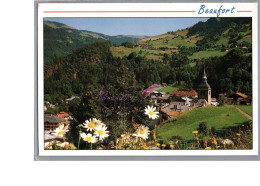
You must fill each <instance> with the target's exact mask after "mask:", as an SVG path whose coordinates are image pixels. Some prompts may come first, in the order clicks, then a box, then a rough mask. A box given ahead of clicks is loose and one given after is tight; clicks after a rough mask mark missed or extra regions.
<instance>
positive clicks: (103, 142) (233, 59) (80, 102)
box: [36, 3, 258, 157]
mask: <svg viewBox="0 0 260 186" xmlns="http://www.w3.org/2000/svg"><path fill="white" fill-rule="evenodd" d="M37 11H38V17H37V21H38V23H37V32H38V37H37V49H38V50H37V52H38V56H37V67H38V69H37V85H38V87H37V97H38V99H37V109H38V113H37V124H36V125H37V136H38V141H37V144H38V152H39V154H38V155H39V156H171V157H174V156H179V157H181V156H223V155H225V156H242V155H243V156H244V155H248V156H253V155H258V75H257V74H258V68H257V60H258V38H257V33H258V28H257V23H258V20H257V19H258V18H257V4H256V3H246V4H243V3H232V4H231V3H177V4H176V3H106V4H103V3H39V4H38V7H37Z"/></svg>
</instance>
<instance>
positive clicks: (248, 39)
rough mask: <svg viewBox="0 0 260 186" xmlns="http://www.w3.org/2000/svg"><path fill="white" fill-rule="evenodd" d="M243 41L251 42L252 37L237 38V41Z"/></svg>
mask: <svg viewBox="0 0 260 186" xmlns="http://www.w3.org/2000/svg"><path fill="white" fill-rule="evenodd" d="M243 41H245V42H248V43H252V37H247V38H243V39H240V40H238V41H237V42H238V43H242V42H243Z"/></svg>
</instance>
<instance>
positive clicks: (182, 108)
mask: <svg viewBox="0 0 260 186" xmlns="http://www.w3.org/2000/svg"><path fill="white" fill-rule="evenodd" d="M211 93H212V92H211V87H210V85H209V83H208V82H207V76H206V72H205V67H204V73H203V77H202V81H201V83H200V84H199V85H198V87H197V91H177V90H174V91H172V92H170V93H168V94H167V93H165V92H158V91H153V92H152V93H151V99H152V101H153V102H154V103H155V105H156V106H157V107H158V108H159V109H158V111H159V112H160V113H161V119H162V120H167V119H168V118H171V117H173V116H177V115H179V114H180V113H182V112H186V111H190V110H192V109H194V108H198V107H204V106H206V105H214V106H218V105H219V103H218V102H217V99H216V98H212V97H211ZM221 96H224V97H225V100H226V102H225V103H226V104H248V103H251V98H250V97H248V96H247V95H245V94H243V93H241V92H237V93H235V94H234V95H233V96H232V97H227V94H225V93H222V94H219V97H221ZM161 119H160V120H161Z"/></svg>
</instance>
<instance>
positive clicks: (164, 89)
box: [156, 86, 178, 93]
mask: <svg viewBox="0 0 260 186" xmlns="http://www.w3.org/2000/svg"><path fill="white" fill-rule="evenodd" d="M174 90H178V88H177V87H171V86H167V87H163V88H161V89H158V90H156V91H157V92H166V93H170V92H172V91H174Z"/></svg>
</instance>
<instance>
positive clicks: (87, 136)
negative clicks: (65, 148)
mask: <svg viewBox="0 0 260 186" xmlns="http://www.w3.org/2000/svg"><path fill="white" fill-rule="evenodd" d="M80 137H81V138H82V139H83V140H84V141H87V142H88V143H96V142H97V137H96V136H92V134H90V133H88V134H86V133H81V134H80Z"/></svg>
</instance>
